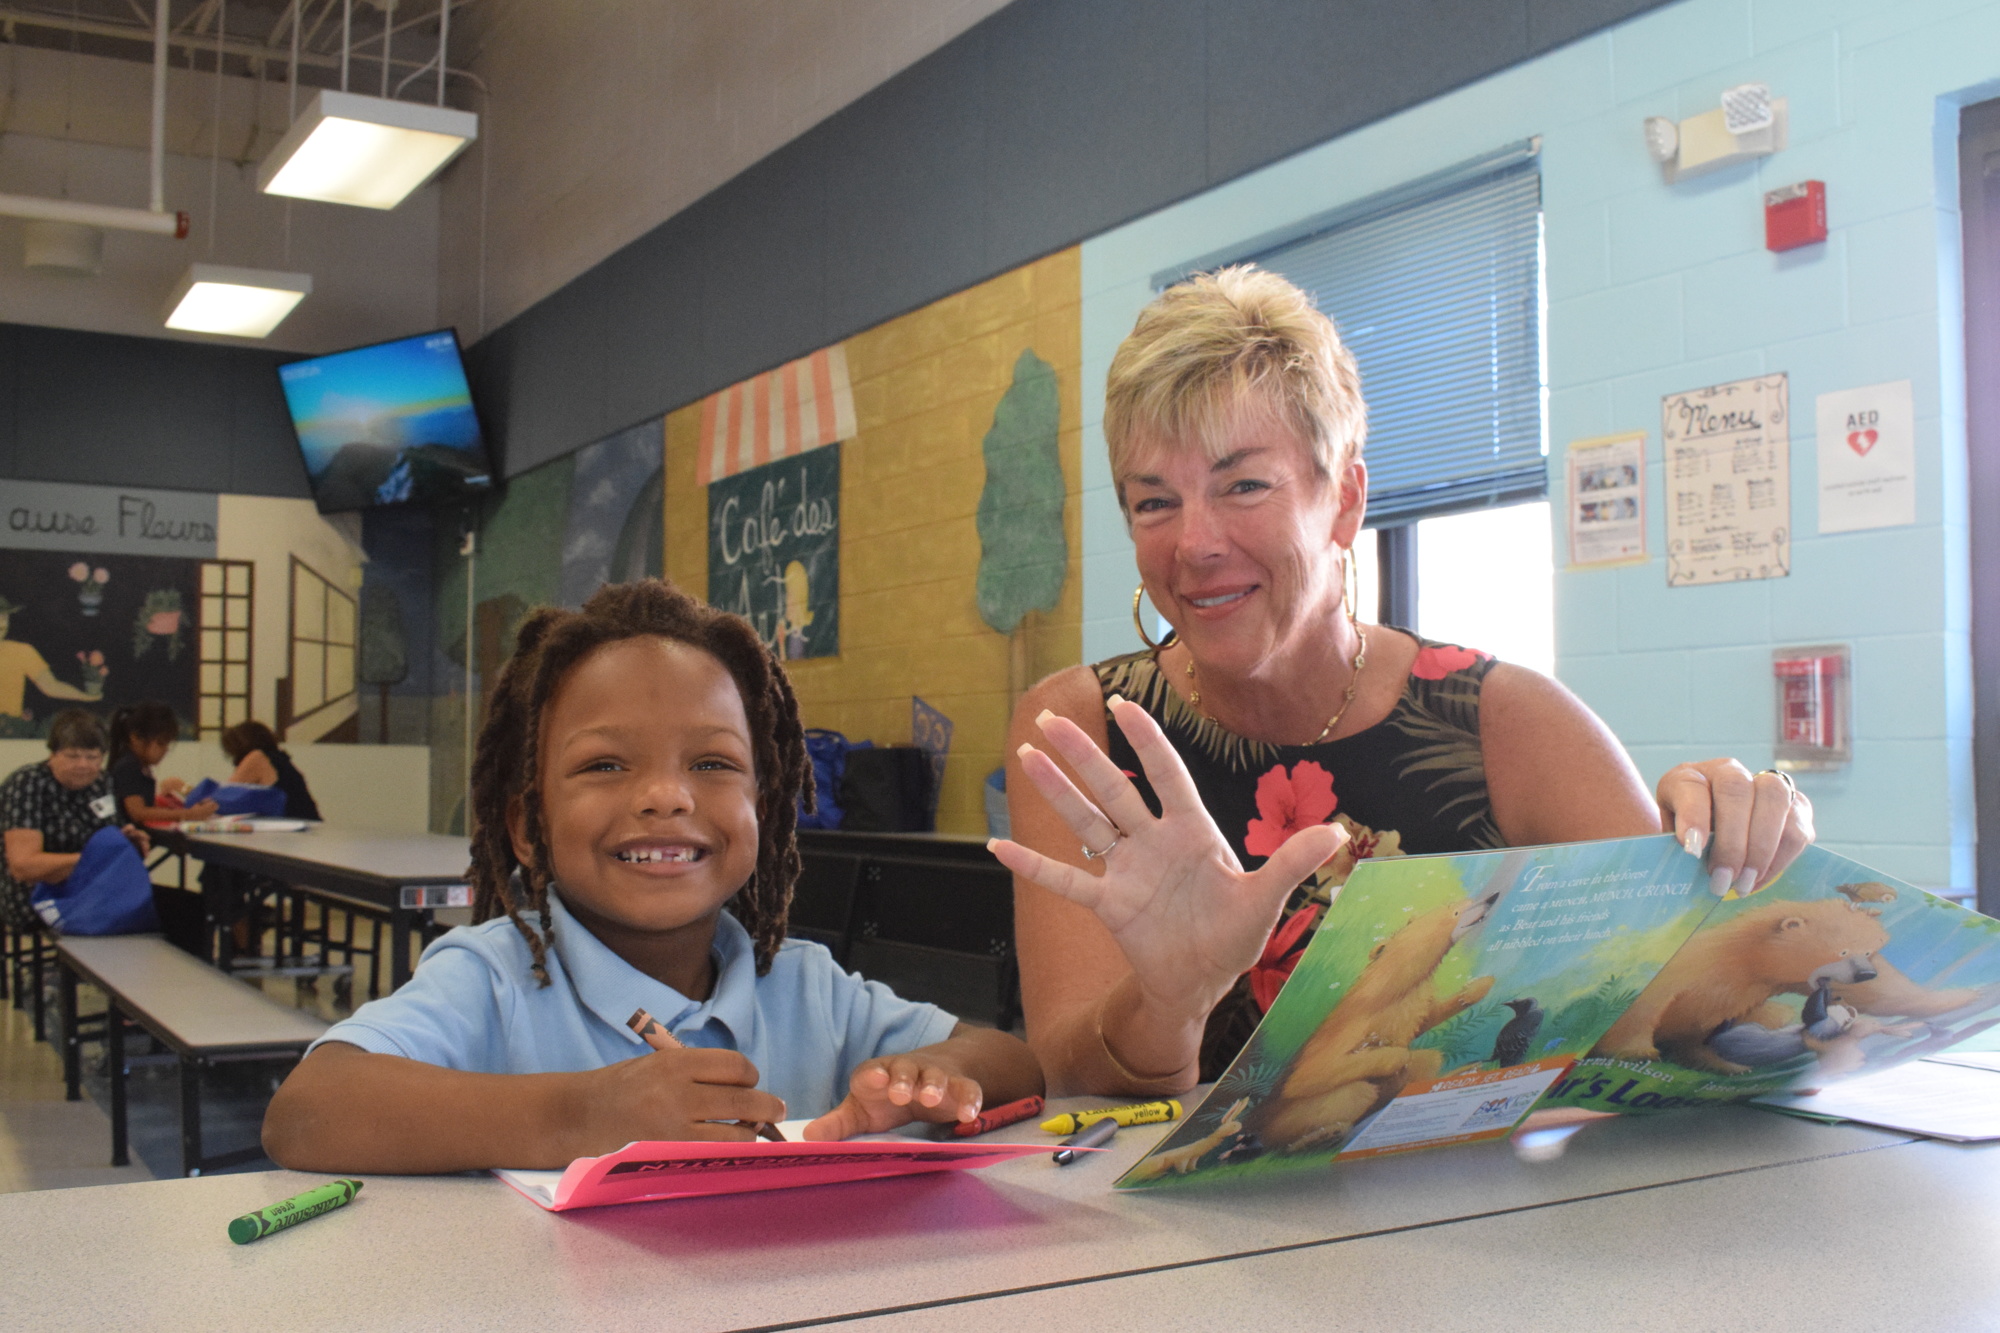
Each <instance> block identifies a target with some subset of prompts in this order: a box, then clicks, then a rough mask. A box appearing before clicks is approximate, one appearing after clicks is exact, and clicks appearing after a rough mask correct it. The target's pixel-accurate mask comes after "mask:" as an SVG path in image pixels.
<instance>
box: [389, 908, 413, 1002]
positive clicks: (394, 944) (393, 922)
mask: <svg viewBox="0 0 2000 1333" xmlns="http://www.w3.org/2000/svg"><path fill="white" fill-rule="evenodd" d="M399 896H400V895H399ZM416 922H417V914H416V913H415V912H412V911H410V910H409V909H408V908H406V907H404V906H403V905H402V904H401V903H400V902H398V903H397V905H396V906H394V907H392V908H390V909H389V989H390V990H391V991H396V990H399V989H401V988H402V985H403V983H404V982H406V981H408V980H409V979H410V931H411V930H412V929H413V928H414V927H415V925H416Z"/></svg>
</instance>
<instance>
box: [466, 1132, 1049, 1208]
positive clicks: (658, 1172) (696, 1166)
mask: <svg viewBox="0 0 2000 1333" xmlns="http://www.w3.org/2000/svg"><path fill="white" fill-rule="evenodd" d="M788 1123H791V1122H788ZM796 1128H797V1126H796V1125H794V1131H795V1132H796ZM1048 1151H1049V1145H1048V1144H1046V1143H966V1142H962V1141H960V1142H952V1143H932V1142H928V1141H925V1140H920V1139H907V1138H900V1137H891V1136H886V1135H880V1136H873V1137H870V1138H867V1139H847V1140H841V1141H839V1142H830V1143H800V1142H796V1141H793V1142H788V1143H764V1142H757V1143H733V1142H731V1143H714V1142H641V1143H628V1144H626V1145H625V1146H624V1147H623V1148H620V1149H619V1150H618V1151H617V1152H614V1153H606V1154H605V1155H604V1156H602V1157H579V1158H577V1159H576V1160H575V1161H574V1162H571V1163H570V1164H569V1166H568V1167H566V1168H565V1169H563V1170H561V1171H495V1172H494V1173H493V1174H494V1175H496V1176H498V1177H500V1179H501V1180H503V1181H505V1182H506V1183H507V1184H508V1185H510V1186H512V1187H513V1188H514V1189H515V1190H516V1191H518V1192H519V1193H520V1194H521V1195H523V1196H524V1197H525V1198H527V1199H528V1200H529V1201H531V1202H532V1203H534V1204H535V1205H537V1206H538V1207H541V1208H545V1209H547V1210H548V1211H550V1212H552V1213H561V1212H567V1211H569V1210H570V1209H572V1208H600V1207H603V1206H604V1205H606V1204H616V1203H646V1202H650V1201H652V1200H655V1199H689V1198H697V1197H700V1196H702V1195H708V1194H747V1193H751V1192H753V1191H756V1190H779V1189H795V1188H798V1187H800V1186H804V1185H834V1184H840V1183H842V1182H845V1181H852V1180H879V1179H881V1178H882V1177H884V1176H909V1175H922V1174H926V1173H929V1172H934V1171H976V1170H978V1169H979V1168H981V1167H985V1166H992V1165H993V1164H994V1163H995V1162H1004V1161H1007V1160H1008V1159H1010V1158H1014V1157H1023V1156H1027V1155H1029V1154H1033V1153H1047V1152H1048Z"/></svg>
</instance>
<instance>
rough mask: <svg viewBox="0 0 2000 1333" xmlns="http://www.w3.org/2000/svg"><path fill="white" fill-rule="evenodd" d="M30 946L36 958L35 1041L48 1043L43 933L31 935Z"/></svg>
mask: <svg viewBox="0 0 2000 1333" xmlns="http://www.w3.org/2000/svg"><path fill="white" fill-rule="evenodd" d="M28 944H29V947H31V948H32V949H33V950H34V951H35V952H34V958H33V959H32V961H31V970H32V972H33V977H32V980H33V981H34V983H35V1040H36V1041H47V1040H48V1039H49V1029H48V1020H47V1018H46V1017H45V1015H44V1012H43V1011H44V1010H45V1009H47V1007H48V1005H47V1001H45V1000H44V999H43V997H42V932H41V931H39V930H37V931H36V932H35V933H34V934H32V935H30V936H29V937H28Z"/></svg>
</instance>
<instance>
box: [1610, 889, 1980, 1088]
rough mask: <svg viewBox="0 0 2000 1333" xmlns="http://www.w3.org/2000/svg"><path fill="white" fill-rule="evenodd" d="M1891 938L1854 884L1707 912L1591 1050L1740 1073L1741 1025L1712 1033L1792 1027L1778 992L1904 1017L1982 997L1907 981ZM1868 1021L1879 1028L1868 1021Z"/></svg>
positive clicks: (1794, 1018) (1855, 1011)
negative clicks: (1850, 889) (1710, 917)
mask: <svg viewBox="0 0 2000 1333" xmlns="http://www.w3.org/2000/svg"><path fill="white" fill-rule="evenodd" d="M1888 942H1889V933H1888V931H1887V930H1886V929H1884V928H1883V925H1882V922H1881V919H1880V909H1879V908H1876V907H1874V906H1872V905H1870V904H1869V903H1868V902H1866V901H1864V900H1863V899H1862V898H1861V897H1860V896H1858V895H1853V894H1847V895H1844V896H1840V897H1833V898H1823V899H1817V900H1813V901H1806V902H1799V901H1787V900H1782V899H1781V900H1776V901H1772V902H1769V903H1764V904H1760V905H1758V906H1756V907H1753V908H1751V909H1749V910H1747V911H1744V912H1742V913H1740V914H1738V915H1736V916H1734V917H1733V918H1731V919H1729V920H1727V921H1723V922H1719V923H1716V922H1712V923H1711V924H1710V925H1709V926H1707V927H1706V928H1704V929H1702V930H1700V931H1697V932H1696V933H1695V934H1694V935H1693V936H1692V937H1691V938H1690V939H1689V940H1688V942H1687V944H1686V945H1684V946H1683V947H1682V948H1681V950H1680V952H1679V953H1677V954H1675V955H1674V957H1673V959H1672V960H1671V961H1670V962H1668V963H1667V965H1666V966H1665V967H1664V968H1662V969H1661V970H1660V973H1659V975H1658V976H1656V977H1655V978H1654V979H1653V981H1652V984H1651V985H1649V986H1647V987H1646V989H1645V990H1644V991H1643V992H1641V993H1640V995H1639V998H1638V999H1637V1000H1636V1001H1634V1002H1633V1004H1632V1006H1631V1007H1630V1008H1629V1009H1627V1010H1626V1011H1625V1013H1624V1014H1623V1015H1622V1016H1621V1017H1620V1018H1619V1019H1618V1021H1617V1022H1616V1023H1614V1024H1612V1026H1611V1029H1610V1031H1608V1032H1606V1033H1605V1034H1604V1037H1603V1039H1602V1040H1600V1041H1599V1042H1598V1043H1597V1045H1596V1047H1595V1048H1594V1049H1593V1050H1592V1051H1591V1054H1592V1055H1595V1056H1604V1057H1609V1058H1612V1059H1625V1060H1653V1059H1658V1058H1660V1057H1662V1056H1664V1057H1665V1058H1666V1059H1668V1060H1671V1061H1673V1062H1674V1063H1676V1064H1679V1065H1682V1066H1685V1067H1687V1068H1690V1069H1706V1070H1713V1071H1715V1072H1717V1073H1723V1074H1741V1073H1744V1072H1746V1071H1747V1070H1748V1069H1749V1068H1750V1066H1749V1065H1748V1064H1745V1063H1741V1062H1740V1061H1738V1060H1733V1059H1730V1058H1728V1057H1727V1055H1726V1054H1724V1052H1728V1053H1730V1054H1743V1053H1745V1052H1746V1051H1748V1050H1750V1049H1751V1045H1750V1043H1747V1042H1745V1041H1743V1040H1742V1037H1743V1035H1744V1034H1742V1033H1737V1034H1735V1038H1736V1039H1735V1040H1731V1041H1724V1042H1721V1043H1719V1044H1720V1045H1721V1047H1722V1050H1720V1051H1719V1050H1718V1049H1717V1045H1716V1044H1711V1043H1712V1039H1714V1038H1716V1037H1718V1036H1719V1035H1726V1034H1730V1033H1731V1030H1732V1029H1734V1028H1736V1027H1737V1026H1738V1025H1742V1024H1756V1025H1758V1026H1760V1027H1763V1028H1766V1029H1770V1030H1772V1031H1773V1032H1779V1031H1783V1030H1787V1029H1788V1028H1791V1027H1797V1026H1798V1025H1799V1016H1798V1015H1797V1014H1795V1013H1793V1012H1792V1011H1791V1010H1790V1009H1788V1008H1787V1007H1786V1006H1784V1005H1781V1004H1778V1003H1776V1002H1775V997H1777V996H1779V995H1783V994H1792V995H1806V996H1811V995H1813V994H1815V993H1816V992H1817V993H1820V994H1821V995H1823V997H1824V999H1825V1001H1827V1002H1829V1003H1831V1004H1834V1005H1839V1006H1845V1007H1846V1011H1847V1012H1848V1013H1850V1014H1852V1015H1856V1016H1858V1015H1862V1014H1874V1015H1883V1016H1890V1015H1896V1016H1903V1017H1922V1016H1928V1015H1935V1014H1940V1013H1945V1012H1948V1011H1950V1010H1952V1009H1956V1008H1959V1007H1960V1006H1962V1005H1965V1004H1967V1003H1970V1002H1971V1001H1973V1000H1975V999H1976V998H1977V997H1978V992H1976V991H1974V990H1970V989H1967V990H1937V991H1933V990H1929V989H1927V988H1925V987H1923V986H1920V985H1918V984H1917V983H1916V982H1914V981H1911V980H1910V979H1909V978H1908V977H1907V976H1905V975H1904V974H1903V973H1901V972H1900V971H1897V970H1896V968H1895V967H1894V966H1893V965H1892V964H1890V963H1889V962H1888V961H1887V960H1885V959H1884V958H1882V956H1881V949H1882V946H1883V945H1885V944H1887V943H1888ZM1867 1030H1868V1031H1869V1032H1873V1031H1879V1030H1884V1029H1881V1028H1879V1027H1878V1026H1877V1025H1872V1024H1871V1025H1868V1027H1867ZM1752 1031H1753V1032H1754V1029H1753V1030H1752ZM1842 1035H1844V1036H1846V1037H1848V1038H1849V1040H1847V1041H1844V1042H1840V1043H1838V1045H1839V1046H1840V1047H1841V1048H1842V1056H1843V1057H1844V1058H1840V1059H1838V1060H1837V1061H1836V1063H1839V1064H1842V1065H1848V1064H1851V1063H1854V1061H1853V1059H1852V1055H1853V1053H1852V1052H1851V1051H1848V1050H1846V1049H1845V1048H1847V1047H1853V1046H1856V1045H1857V1044H1858V1040H1859V1037H1858V1036H1856V1035H1855V1033H1854V1031H1853V1030H1850V1031H1848V1032H1846V1033H1844V1034H1842ZM1864 1035H1865V1034H1864ZM1815 1049H1819V1048H1818V1047H1817V1046H1815ZM1822 1054H1825V1052H1824V1051H1822ZM1758 1063H1763V1061H1762V1060H1759V1061H1758Z"/></svg>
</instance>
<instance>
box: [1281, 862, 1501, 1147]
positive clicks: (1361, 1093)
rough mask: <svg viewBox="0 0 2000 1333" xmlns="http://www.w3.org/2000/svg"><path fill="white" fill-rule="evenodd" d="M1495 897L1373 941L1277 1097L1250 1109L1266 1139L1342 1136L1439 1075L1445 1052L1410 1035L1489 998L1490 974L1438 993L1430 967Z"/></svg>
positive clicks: (1304, 1143) (1437, 912)
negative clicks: (1415, 1045)
mask: <svg viewBox="0 0 2000 1333" xmlns="http://www.w3.org/2000/svg"><path fill="white" fill-rule="evenodd" d="M1498 896H1499V895H1498V894H1493V895H1489V896H1488V897H1485V898H1480V899H1462V900H1460V901H1458V902H1452V903H1446V904H1444V905H1443V906H1441V907H1436V908H1432V909H1431V910H1430V911H1428V912H1424V913H1421V914H1419V915H1417V916H1415V917H1413V918H1412V919H1411V920H1410V921H1409V922H1407V923H1406V924H1405V925H1404V926H1403V927H1402V928H1401V929H1399V930H1398V931H1396V933H1395V934H1393V935H1391V936H1390V937H1389V938H1388V939H1386V940H1384V941H1382V943H1380V944H1378V945H1376V946H1375V948H1374V950H1373V951H1372V952H1371V953H1370V954H1369V955H1368V963H1367V966H1366V967H1364V968H1363V969H1362V971H1361V975H1360V976H1358V977H1356V978H1355V980H1354V984H1353V985H1352V986H1350V987H1349V988H1348V990H1347V993H1346V994H1345V995H1343V996H1342V997H1341V998H1340V1002H1339V1003H1338V1004H1337V1005H1335V1006H1334V1008H1333V1012H1332V1013H1330V1014H1328V1015H1327V1016H1326V1018H1325V1020H1324V1021H1322V1022H1321V1023H1320V1025H1319V1029H1318V1030H1317V1031H1315V1032H1314V1033H1313V1035H1312V1036H1311V1037H1309V1038H1307V1039H1306V1043H1305V1045H1303V1046H1301V1047H1300V1048H1299V1052H1298V1054H1297V1056H1295V1057H1294V1058H1293V1060H1292V1062H1291V1065H1290V1066H1289V1068H1288V1069H1287V1070H1286V1076H1285V1079H1284V1081H1283V1083H1282V1084H1280V1085H1279V1088H1278V1091H1277V1093H1276V1095H1274V1096H1273V1097H1271V1098H1270V1099H1268V1100H1267V1101H1265V1102H1264V1103H1263V1104H1262V1105H1261V1106H1259V1107H1257V1108H1256V1110H1255V1111H1253V1112H1251V1113H1250V1114H1249V1115H1247V1116H1245V1117H1244V1120H1245V1123H1247V1124H1249V1125H1250V1126H1251V1129H1252V1131H1253V1132H1254V1133H1255V1134H1256V1136H1257V1138H1258V1139H1259V1140H1260V1141H1262V1142H1263V1143H1265V1144H1267V1145H1269V1146H1270V1147H1272V1148H1275V1149H1277V1150H1279V1151H1289V1152H1299V1151H1302V1150H1305V1149H1307V1148H1311V1147H1313V1146H1315V1145H1319V1144H1330V1143H1336V1142H1338V1141H1339V1140H1341V1139H1344V1138H1345V1137H1347V1135H1348V1134H1349V1133H1351V1132H1352V1131H1353V1129H1354V1127H1355V1126H1356V1125H1358V1124H1360V1123H1361V1121H1362V1120H1364V1119H1366V1118H1367V1117H1368V1116H1369V1115H1372V1114H1373V1113H1374V1112H1375V1111H1377V1110H1379V1109H1380V1108H1381V1107H1383V1106H1386V1105H1388V1104H1389V1102H1390V1101H1392V1100H1394V1099H1395V1097H1396V1095H1397V1094H1398V1093H1400V1092H1401V1091H1402V1090H1403V1088H1404V1087H1405V1086H1406V1085H1407V1084H1410V1083H1421V1082H1423V1081H1425V1080H1428V1079H1433V1078H1436V1077H1437V1076H1438V1073H1439V1072H1440V1070H1441V1068H1442V1062H1443V1059H1444V1054H1443V1052H1441V1051H1436V1050H1412V1049H1410V1043H1411V1042H1413V1041H1415V1040H1416V1039H1417V1038H1418V1037H1420V1036H1422V1035H1423V1034H1424V1033H1426V1032H1428V1031H1430V1030H1431V1029H1432V1028H1434V1027H1436V1026H1437V1025H1438V1024H1440V1023H1442V1022H1444V1021H1445V1020H1446V1019H1448V1018H1451V1017H1452V1016H1453V1015H1455V1014H1458V1013H1460V1012H1462V1011H1463V1010H1465V1009H1469V1008H1471V1007H1472V1006H1473V1005H1475V1004H1478V1003H1479V1002H1480V1001H1481V1000H1483V999H1485V998H1486V993H1487V992H1488V991H1489V990H1491V989H1492V988H1493V978H1492V977H1478V978H1476V979H1474V980H1473V981H1471V982H1469V983H1468V984H1467V985H1465V986H1464V987H1463V988H1462V989H1460V990H1458V991H1457V992H1455V993H1453V994H1451V995H1446V996H1440V995H1439V994H1438V993H1437V989H1436V987H1435V986H1434V984H1433V983H1432V979H1431V978H1432V974H1433V973H1435V972H1436V971H1437V969H1438V965H1439V964H1440V963H1442V962H1443V961H1444V956H1445V954H1446V953H1448V952H1449V951H1450V950H1451V947H1452V945H1454V944H1456V943H1457V942H1458V941H1460V940H1462V939H1464V938H1465V936H1466V935H1467V934H1468V933H1469V932H1470V931H1472V930H1473V929H1475V928H1476V927H1477V926H1478V925H1479V924H1480V923H1481V922H1482V921H1484V920H1485V919H1486V917H1487V916H1488V915H1489V914H1490V913H1491V911H1492V909H1493V903H1494V901H1495V900H1496V899H1497V898H1498Z"/></svg>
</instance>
